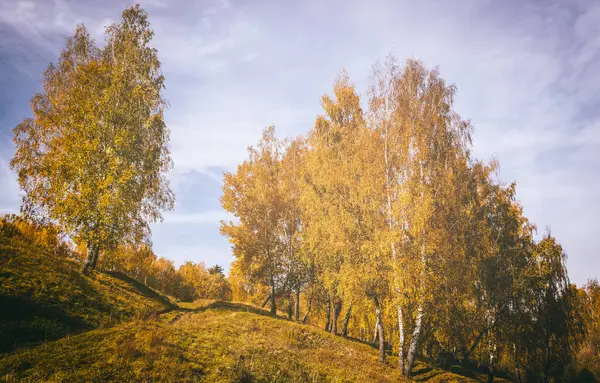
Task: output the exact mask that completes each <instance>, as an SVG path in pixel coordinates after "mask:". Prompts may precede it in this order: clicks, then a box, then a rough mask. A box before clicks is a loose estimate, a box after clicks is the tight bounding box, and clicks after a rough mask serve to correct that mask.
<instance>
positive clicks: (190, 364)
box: [0, 302, 485, 382]
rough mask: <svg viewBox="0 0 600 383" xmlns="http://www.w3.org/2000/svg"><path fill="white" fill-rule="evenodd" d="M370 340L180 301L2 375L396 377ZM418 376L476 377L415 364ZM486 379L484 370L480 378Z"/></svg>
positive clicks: (42, 352) (18, 363)
mask: <svg viewBox="0 0 600 383" xmlns="http://www.w3.org/2000/svg"><path fill="white" fill-rule="evenodd" d="M395 367H396V361H395V359H394V358H390V360H389V361H388V363H387V364H386V365H382V364H380V363H379V362H378V361H377V351H376V350H375V349H374V348H372V347H371V346H369V345H365V344H361V343H359V342H355V341H350V340H346V339H343V338H341V337H337V336H333V335H331V334H328V333H326V332H324V331H322V330H321V329H318V328H316V327H313V326H308V325H303V324H298V323H294V322H290V321H287V320H285V319H282V318H272V317H269V316H268V315H267V313H266V311H262V310H260V309H257V308H255V307H252V306H248V305H244V304H239V303H224V302H215V303H211V304H204V305H200V306H199V307H196V308H180V309H178V310H173V311H170V312H168V313H166V314H163V315H161V316H160V317H158V318H156V317H155V318H153V319H147V320H134V321H130V322H125V323H122V324H120V325H117V326H115V327H113V328H108V329H97V330H93V331H89V332H86V333H83V334H79V335H76V336H71V337H67V338H64V339H61V340H58V341H55V342H49V343H46V344H43V345H40V346H37V347H35V348H32V349H30V350H22V351H20V352H16V353H13V354H11V355H7V356H6V357H4V358H2V359H0V380H2V381H8V382H11V381H44V382H60V381H69V382H99V381H146V382H150V381H161V382H179V381H205V382H398V381H402V378H400V376H399V374H398V372H397V370H396V368H395ZM417 370H421V371H422V372H423V374H421V375H419V376H417V377H416V378H417V379H419V380H428V381H431V382H452V381H455V382H473V381H476V380H472V379H468V378H464V377H460V376H457V375H454V374H450V373H448V372H444V371H440V370H436V369H430V368H428V367H427V366H424V365H420V366H417ZM480 378H481V379H480V380H483V381H485V380H484V377H480Z"/></svg>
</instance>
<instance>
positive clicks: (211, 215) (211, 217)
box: [163, 210, 233, 225]
mask: <svg viewBox="0 0 600 383" xmlns="http://www.w3.org/2000/svg"><path fill="white" fill-rule="evenodd" d="M163 218H164V223H167V224H189V223H192V224H211V225H215V224H217V225H218V224H219V222H221V221H222V220H223V221H229V220H231V219H233V216H232V215H230V214H228V213H227V212H225V211H223V210H215V211H203V212H199V213H170V212H168V213H165V214H163Z"/></svg>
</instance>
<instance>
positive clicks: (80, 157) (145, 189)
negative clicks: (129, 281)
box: [11, 6, 174, 273]
mask: <svg viewBox="0 0 600 383" xmlns="http://www.w3.org/2000/svg"><path fill="white" fill-rule="evenodd" d="M152 36H153V31H152V29H150V24H149V23H148V18H147V14H146V12H145V11H144V10H142V9H141V8H140V7H139V6H134V7H129V8H127V9H125V11H124V12H123V15H122V20H121V22H120V23H118V24H113V25H111V26H109V27H108V28H107V29H106V38H107V41H106V45H105V47H104V48H103V49H100V48H98V47H97V46H96V44H95V42H94V41H93V39H92V38H91V36H90V34H89V33H88V31H87V30H86V28H85V26H83V25H80V26H78V27H77V29H76V31H75V35H74V36H72V37H70V38H68V39H67V43H66V46H65V48H64V49H63V51H62V54H61V55H60V58H59V60H58V62H57V63H56V64H51V65H50V66H49V67H48V69H46V71H45V72H44V74H43V78H42V86H43V89H42V91H41V92H40V93H36V94H35V95H34V96H33V98H32V100H31V108H32V111H33V117H32V118H27V119H25V120H24V121H23V122H22V123H20V124H19V125H17V127H15V128H14V130H13V131H14V142H15V144H16V148H17V150H16V153H15V156H14V158H13V160H12V162H11V166H12V168H13V169H14V170H16V171H17V173H18V180H19V184H20V186H21V188H22V189H23V191H24V194H25V195H24V198H23V204H22V210H23V211H24V212H25V213H27V214H29V215H33V216H40V217H44V218H46V219H49V220H51V221H54V222H56V223H58V224H59V225H60V226H61V227H62V229H63V230H64V231H65V232H67V233H68V234H69V235H71V236H72V237H77V238H78V239H79V240H81V241H83V242H84V243H85V244H86V246H87V253H88V255H87V259H86V261H85V263H84V266H83V272H84V273H85V272H87V271H88V270H89V269H92V270H93V269H95V268H96V263H97V260H98V254H99V251H100V249H102V248H108V247H114V246H115V245H116V244H119V243H123V242H138V243H139V242H141V241H144V240H147V239H148V238H149V235H150V226H149V224H150V223H151V222H154V221H157V220H159V219H161V214H160V211H161V210H164V209H172V207H173V201H174V196H173V193H172V192H171V190H170V188H169V184H168V181H167V179H166V177H165V175H166V172H167V171H168V170H169V169H170V168H171V166H172V162H171V158H170V155H169V148H168V142H169V130H168V128H167V126H166V125H165V122H164V120H163V110H164V108H165V106H166V102H165V100H164V99H163V97H162V90H163V88H164V77H163V75H162V74H161V72H160V62H159V60H158V53H157V51H156V50H155V49H153V48H150V47H149V43H150V41H151V39H152Z"/></svg>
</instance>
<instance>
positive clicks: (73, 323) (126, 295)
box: [0, 236, 175, 353]
mask: <svg viewBox="0 0 600 383" xmlns="http://www.w3.org/2000/svg"><path fill="white" fill-rule="evenodd" d="M0 307H2V310H0V353H2V352H7V351H10V350H12V349H14V348H15V347H19V346H23V345H27V344H30V343H32V342H33V343H35V342H39V341H43V340H48V339H57V338H60V337H62V336H64V335H66V334H70V333H74V332H79V331H83V330H89V329H93V328H97V327H106V326H111V325H113V324H116V323H118V322H120V321H121V320H123V319H128V318H133V317H136V316H144V315H148V314H149V313H152V312H160V311H164V310H168V309H170V308H174V307H175V305H174V304H173V303H171V302H170V300H169V299H168V298H167V297H164V296H162V295H160V294H158V293H157V292H155V291H153V290H151V289H148V288H146V287H145V286H143V285H140V284H139V283H137V282H135V281H133V280H131V279H129V278H127V277H125V276H123V275H119V274H113V275H108V274H104V273H94V275H93V276H91V277H84V276H82V275H81V274H80V272H79V265H78V264H77V263H76V262H74V261H72V260H69V259H67V258H65V257H59V256H56V255H54V254H53V252H52V251H51V250H50V249H47V248H45V247H43V246H40V245H38V244H36V243H32V242H30V241H28V240H26V239H23V238H15V237H10V238H9V237H5V236H0Z"/></svg>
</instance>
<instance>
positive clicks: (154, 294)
mask: <svg viewBox="0 0 600 383" xmlns="http://www.w3.org/2000/svg"><path fill="white" fill-rule="evenodd" d="M105 273H106V274H107V275H110V276H111V277H113V278H116V279H119V280H121V281H123V282H125V283H127V284H129V285H131V286H132V287H133V288H134V289H135V290H137V291H139V292H140V293H141V294H142V295H143V296H145V297H147V298H150V299H154V300H156V301H159V302H160V303H162V304H163V305H164V306H165V307H166V309H165V310H163V311H165V312H166V311H170V310H174V309H176V308H177V305H175V304H173V303H172V302H171V301H170V300H169V298H167V297H166V296H164V295H162V294H160V293H159V292H158V291H156V290H154V289H151V288H150V287H148V286H146V285H144V284H143V283H140V282H138V281H136V280H135V279H133V278H131V277H129V276H127V275H125V274H123V273H121V272H118V271H105Z"/></svg>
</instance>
